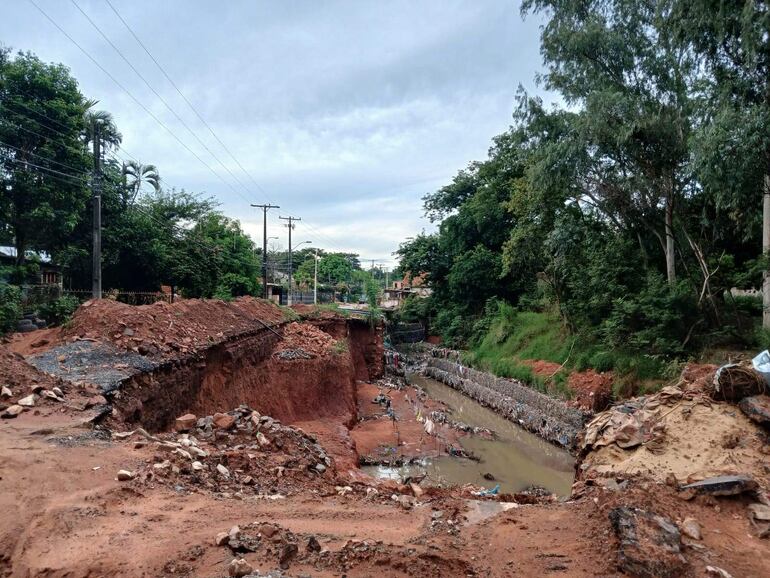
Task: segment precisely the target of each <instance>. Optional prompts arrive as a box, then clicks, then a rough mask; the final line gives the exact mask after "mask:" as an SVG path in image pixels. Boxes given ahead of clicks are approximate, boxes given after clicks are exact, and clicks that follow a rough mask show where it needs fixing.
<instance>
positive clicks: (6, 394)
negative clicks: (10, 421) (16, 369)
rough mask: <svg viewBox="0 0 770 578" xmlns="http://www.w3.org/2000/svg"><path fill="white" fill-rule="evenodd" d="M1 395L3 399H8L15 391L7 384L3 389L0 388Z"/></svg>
mask: <svg viewBox="0 0 770 578" xmlns="http://www.w3.org/2000/svg"><path fill="white" fill-rule="evenodd" d="M0 397H2V398H3V399H8V398H10V397H13V392H12V391H11V388H10V387H8V386H7V385H4V386H3V388H2V390H0Z"/></svg>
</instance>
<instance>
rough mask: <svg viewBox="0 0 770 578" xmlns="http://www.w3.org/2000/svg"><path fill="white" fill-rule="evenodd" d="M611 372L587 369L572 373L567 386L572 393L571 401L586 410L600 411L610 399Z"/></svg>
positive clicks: (612, 376)
mask: <svg viewBox="0 0 770 578" xmlns="http://www.w3.org/2000/svg"><path fill="white" fill-rule="evenodd" d="M613 378H614V375H613V374H612V372H607V373H598V372H596V370H593V369H589V370H586V371H580V372H576V373H572V374H570V376H569V379H568V380H567V387H569V390H570V391H571V392H572V394H573V398H572V403H573V404H574V405H576V406H577V407H579V408H581V409H586V410H588V411H602V410H604V409H605V408H606V407H607V406H608V405H609V404H610V401H611V400H612V380H613Z"/></svg>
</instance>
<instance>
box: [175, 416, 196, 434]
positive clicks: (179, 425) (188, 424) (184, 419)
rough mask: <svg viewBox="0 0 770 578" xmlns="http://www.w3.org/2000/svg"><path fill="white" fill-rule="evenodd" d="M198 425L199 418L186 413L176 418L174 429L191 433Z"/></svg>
mask: <svg viewBox="0 0 770 578" xmlns="http://www.w3.org/2000/svg"><path fill="white" fill-rule="evenodd" d="M196 423H198V418H197V417H195V415H193V414H191V413H186V414H184V415H180V416H179V417H178V418H176V421H175V422H174V429H175V430H176V431H179V432H182V431H189V430H191V429H192V428H194V427H195V424H196Z"/></svg>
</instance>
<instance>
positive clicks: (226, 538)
mask: <svg viewBox="0 0 770 578" xmlns="http://www.w3.org/2000/svg"><path fill="white" fill-rule="evenodd" d="M229 542H230V535H229V534H228V533H227V532H220V533H219V534H217V537H216V538H214V545H216V546H227V544H228V543H229Z"/></svg>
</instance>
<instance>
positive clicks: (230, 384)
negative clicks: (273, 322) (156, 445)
mask: <svg viewBox="0 0 770 578" xmlns="http://www.w3.org/2000/svg"><path fill="white" fill-rule="evenodd" d="M291 326H296V327H297V329H296V330H295V333H297V332H298V333H300V334H301V335H296V334H295V335H294V336H293V340H292V341H293V343H294V344H297V345H298V346H297V347H291V346H286V345H285V344H283V343H282V340H281V338H280V337H279V335H278V334H276V333H274V332H272V331H269V330H267V329H264V330H259V331H256V332H251V333H248V334H246V335H243V336H239V337H233V338H231V339H229V340H227V341H226V342H223V343H220V344H217V345H212V346H211V347H209V348H206V349H204V350H202V351H200V352H199V353H198V354H197V355H195V356H190V357H189V358H187V359H184V360H182V361H180V362H178V363H174V364H165V365H163V366H161V367H159V368H158V369H157V370H155V371H151V372H146V373H140V374H136V375H134V376H133V377H131V378H130V379H129V380H127V381H126V382H124V384H123V385H122V386H121V388H120V390H119V391H118V392H117V393H116V394H115V396H114V399H113V407H114V408H115V409H116V410H117V412H118V418H119V419H122V420H123V421H125V422H126V423H128V424H131V423H141V424H142V425H143V426H144V427H146V428H147V429H148V430H151V431H161V430H165V429H168V428H169V427H171V425H172V424H173V422H174V419H175V418H176V417H177V416H179V415H181V414H183V413H188V412H190V413H193V414H196V415H207V414H212V413H215V412H217V411H223V410H226V409H229V408H233V407H236V406H238V405H239V404H244V403H245V404H247V405H249V406H251V407H253V408H255V409H256V410H258V411H259V412H261V413H263V414H265V415H270V416H273V417H274V418H276V419H279V420H281V421H283V422H286V423H294V422H301V421H306V420H318V419H324V418H332V417H333V418H335V421H337V422H340V423H343V424H345V425H348V426H349V425H352V423H353V421H354V420H355V416H356V405H355V381H356V378H360V379H374V378H376V377H378V371H381V367H382V366H381V363H380V364H379V365H378V364H376V363H372V365H371V366H370V365H369V364H368V363H367V361H368V360H371V359H376V356H377V348H378V347H381V343H382V340H381V334H379V333H378V331H377V330H372V329H370V328H369V327H368V325H366V324H365V323H363V322H361V321H358V320H346V319H342V318H337V319H333V320H326V321H325V322H324V323H323V324H322V327H323V330H322V329H319V328H318V327H316V326H315V325H311V324H305V323H302V324H297V323H293V324H291ZM291 326H289V327H291ZM361 326H363V327H361ZM284 331H287V329H286V328H285V327H282V328H279V329H278V333H282V332H284ZM319 334H320V335H319ZM328 336H331V339H328ZM324 337H326V338H327V339H328V341H325V340H324ZM314 342H315V343H316V347H315V348H314V349H315V350H314V351H312V349H313V348H312V347H310V346H309V345H308V344H311V345H312V344H313V343H314ZM319 342H323V343H320V345H319ZM308 349H311V351H308Z"/></svg>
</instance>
